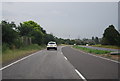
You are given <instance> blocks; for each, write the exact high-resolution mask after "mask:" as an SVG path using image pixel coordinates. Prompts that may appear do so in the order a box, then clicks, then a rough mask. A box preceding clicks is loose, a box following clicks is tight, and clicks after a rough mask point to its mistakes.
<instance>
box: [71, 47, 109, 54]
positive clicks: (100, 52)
mask: <svg viewBox="0 0 120 81" xmlns="http://www.w3.org/2000/svg"><path fill="white" fill-rule="evenodd" d="M73 48H76V49H79V50H82V51H85V52H88V53H94V54H107V53H110V52H111V51H104V50H97V49H91V48H85V47H80V46H77V45H76V46H73Z"/></svg>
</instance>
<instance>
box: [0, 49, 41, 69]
mask: <svg viewBox="0 0 120 81" xmlns="http://www.w3.org/2000/svg"><path fill="white" fill-rule="evenodd" d="M38 52H42V51H38ZM38 52H36V53H33V54H31V55H28V56H26V57H23V58H21V59H19V60H17V61H15V62H13V63H11V64H8V65H6V66H4V67H2V68H0V71H2V70H4V69H6V68H8V67H10V66H12V65H14V64H16V63H18V62H20V61H22V60H25V59H27V58H28V57H30V56H33V55H35V54H37V53H38Z"/></svg>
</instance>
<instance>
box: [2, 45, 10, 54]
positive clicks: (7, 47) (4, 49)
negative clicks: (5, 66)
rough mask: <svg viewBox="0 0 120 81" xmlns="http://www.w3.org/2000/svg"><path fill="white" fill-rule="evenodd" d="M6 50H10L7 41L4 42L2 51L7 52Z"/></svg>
mask: <svg viewBox="0 0 120 81" xmlns="http://www.w3.org/2000/svg"><path fill="white" fill-rule="evenodd" d="M6 50H9V45H8V44H7V43H3V44H2V52H5V51H6Z"/></svg>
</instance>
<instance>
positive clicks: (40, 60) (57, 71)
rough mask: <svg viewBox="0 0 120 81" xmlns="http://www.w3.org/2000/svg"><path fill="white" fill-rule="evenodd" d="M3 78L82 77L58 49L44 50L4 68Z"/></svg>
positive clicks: (59, 48)
mask: <svg viewBox="0 0 120 81" xmlns="http://www.w3.org/2000/svg"><path fill="white" fill-rule="evenodd" d="M2 78H3V79H80V77H79V76H78V74H77V73H76V71H75V68H74V67H73V66H72V65H71V64H70V63H69V61H67V60H66V59H65V57H64V55H63V54H62V53H61V47H58V50H57V51H56V50H49V51H47V50H46V49H45V50H42V51H40V52H37V53H36V54H35V55H33V56H31V57H29V58H27V59H25V60H23V61H20V62H18V63H16V64H14V65H12V66H10V67H8V68H6V69H4V70H3V74H2Z"/></svg>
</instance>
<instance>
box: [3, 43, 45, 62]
mask: <svg viewBox="0 0 120 81" xmlns="http://www.w3.org/2000/svg"><path fill="white" fill-rule="evenodd" d="M43 48H45V46H39V45H37V44H32V45H29V46H24V47H21V48H19V49H7V50H5V51H3V53H2V62H3V63H4V62H8V61H10V60H13V59H17V58H20V57H23V56H26V55H29V54H31V53H34V52H36V51H38V50H41V49H43Z"/></svg>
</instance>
